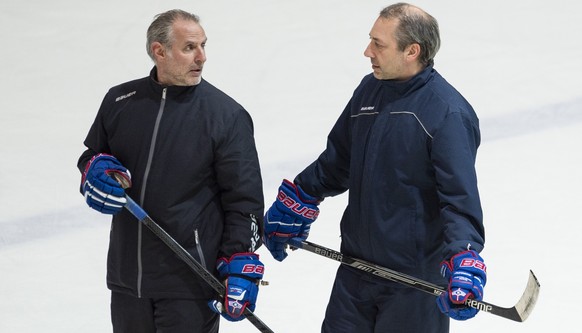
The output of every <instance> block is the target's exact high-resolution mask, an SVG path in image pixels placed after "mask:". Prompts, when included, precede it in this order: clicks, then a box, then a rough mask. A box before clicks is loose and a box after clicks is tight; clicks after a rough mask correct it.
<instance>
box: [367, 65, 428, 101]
mask: <svg viewBox="0 0 582 333" xmlns="http://www.w3.org/2000/svg"><path fill="white" fill-rule="evenodd" d="M434 73H435V70H434V69H433V66H432V65H429V66H427V67H426V68H424V69H423V70H422V71H420V72H419V73H418V74H416V75H415V76H413V77H412V78H411V79H410V80H407V81H396V80H378V81H380V83H381V84H382V89H383V91H384V93H386V94H388V96H389V98H390V99H398V98H401V97H403V96H405V95H408V94H410V93H411V92H413V91H416V90H417V89H419V88H420V87H422V86H424V85H425V84H426V83H427V82H428V81H429V80H430V79H431V78H432V77H433V76H434Z"/></svg>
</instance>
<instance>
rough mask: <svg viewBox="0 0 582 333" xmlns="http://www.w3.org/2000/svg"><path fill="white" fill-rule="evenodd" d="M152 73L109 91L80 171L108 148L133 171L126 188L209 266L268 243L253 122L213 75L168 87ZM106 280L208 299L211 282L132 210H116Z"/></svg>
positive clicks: (146, 293)
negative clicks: (194, 82) (264, 233)
mask: <svg viewBox="0 0 582 333" xmlns="http://www.w3.org/2000/svg"><path fill="white" fill-rule="evenodd" d="M155 75H156V69H155V68H154V69H153V70H152V72H151V74H150V77H145V78H142V79H138V80H134V81H131V82H127V83H124V84H121V85H119V86H116V87H113V88H111V89H110V90H109V92H108V93H107V95H106V96H105V98H104V99H103V102H102V104H101V107H100V109H99V112H98V114H97V117H96V119H95V121H94V123H93V125H92V126H91V129H90V131H89V134H88V135H87V138H86V140H85V142H84V143H85V145H86V146H87V150H86V151H85V152H84V153H83V154H82V155H81V157H80V158H79V162H78V167H79V169H80V170H81V171H83V170H84V167H85V165H86V163H87V161H88V160H89V159H90V158H91V156H93V155H95V154H96V153H108V154H111V155H113V156H115V157H116V158H117V159H118V160H119V161H120V162H121V163H122V164H123V165H124V166H125V167H126V168H128V170H129V171H130V172H131V175H132V181H133V186H132V187H131V188H130V189H129V190H127V193H128V194H129V195H130V196H131V197H132V198H133V199H134V200H135V201H136V202H138V203H139V204H140V205H141V206H142V207H143V208H144V209H145V210H146V212H148V213H149V215H150V216H151V217H152V218H153V219H154V220H155V221H156V222H157V223H158V224H160V226H162V227H163V228H164V229H165V230H166V231H167V232H168V233H169V234H170V235H171V236H172V237H174V238H175V239H176V240H177V241H178V242H179V243H180V244H181V245H182V246H183V247H184V248H185V249H186V250H188V251H189V252H190V254H192V256H193V257H194V258H196V259H197V260H199V261H200V262H201V263H202V264H203V265H205V266H206V268H207V269H209V270H210V271H214V270H215V264H216V260H217V258H219V257H223V256H227V257H229V256H230V255H232V254H234V253H238V252H252V251H255V250H256V249H257V248H258V247H259V246H260V245H261V240H260V235H262V230H259V228H262V219H263V205H264V203H263V192H262V191H263V188H262V181H261V174H260V168H259V162H258V157H257V152H256V149H255V142H254V137H253V123H252V120H251V117H250V116H249V114H248V113H247V112H246V111H245V110H244V108H243V107H242V106H240V105H239V104H238V103H236V102H235V101H234V100H233V99H232V98H230V97H228V96H227V95H226V94H224V93H223V92H222V91H220V90H218V89H217V88H215V87H214V86H212V85H211V84H210V83H208V82H207V81H205V80H202V82H201V83H200V84H198V85H196V86H190V87H178V86H170V87H166V86H161V85H160V84H158V83H157V82H156V80H155ZM107 283H108V286H109V288H110V289H112V290H115V291H120V292H125V293H129V294H132V295H135V296H140V297H152V298H171V297H180V298H209V297H211V296H212V295H213V292H212V290H211V289H210V288H209V287H208V286H206V284H205V283H204V282H203V281H202V280H200V279H197V278H196V276H195V274H194V273H193V272H192V271H191V270H190V269H189V268H188V267H187V266H186V265H185V264H184V263H183V262H181V261H180V259H178V258H177V257H176V256H175V255H174V254H173V252H172V251H171V250H169V249H168V248H167V247H166V245H164V244H163V243H162V242H161V241H160V240H159V239H157V237H156V236H155V235H153V233H151V232H150V231H149V230H148V229H147V228H145V227H142V225H141V224H139V223H137V220H136V219H135V218H134V217H133V216H132V215H131V214H130V213H129V212H127V210H125V209H124V210H122V211H121V212H120V213H119V214H117V215H115V216H114V217H113V221H112V227H111V235H110V245H109V255H108V262H107Z"/></svg>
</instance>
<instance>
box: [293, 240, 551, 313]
mask: <svg viewBox="0 0 582 333" xmlns="http://www.w3.org/2000/svg"><path fill="white" fill-rule="evenodd" d="M289 245H290V246H291V247H294V248H299V249H303V250H306V251H309V252H313V253H315V254H318V255H320V256H323V257H326V258H329V259H332V260H335V261H338V262H340V263H342V264H344V265H347V266H350V267H353V268H356V269H359V270H361V271H364V272H367V273H370V274H372V275H375V276H378V277H381V278H384V279H387V280H390V281H394V282H397V283H400V284H403V285H405V286H409V287H412V288H415V289H418V290H421V291H424V292H426V293H429V294H432V295H434V296H440V295H441V294H442V293H445V292H446V291H445V289H444V288H443V287H441V286H437V285H435V284H432V283H430V282H427V281H423V280H421V279H417V278H415V277H413V276H410V275H406V274H403V273H400V272H397V271H393V270H391V269H388V268H385V267H382V266H378V265H376V264H373V263H370V262H368V261H365V260H361V259H356V258H352V257H349V256H346V255H343V254H342V253H341V252H338V251H335V250H332V249H328V248H326V247H323V246H321V245H318V244H314V243H311V242H308V241H304V240H301V239H299V238H293V239H291V240H290V241H289ZM539 292H540V283H539V282H538V280H537V278H536V276H535V275H534V273H533V272H532V271H531V270H530V271H529V280H528V281H527V286H526V287H525V291H524V292H523V295H522V296H521V298H520V299H519V301H518V302H517V303H516V304H515V306H513V307H511V308H503V307H500V306H497V305H494V304H491V303H487V302H483V301H476V300H474V299H468V300H467V302H466V303H465V305H467V306H470V307H472V308H475V309H478V310H480V311H483V312H488V313H491V314H494V315H496V316H500V317H503V318H507V319H510V320H514V321H518V322H523V321H525V320H526V319H527V317H528V316H529V315H530V313H531V312H532V310H533V308H534V306H535V304H536V301H537V299H538V294H539Z"/></svg>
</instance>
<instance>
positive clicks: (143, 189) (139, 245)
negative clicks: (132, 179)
mask: <svg viewBox="0 0 582 333" xmlns="http://www.w3.org/2000/svg"><path fill="white" fill-rule="evenodd" d="M167 89H168V88H164V90H162V100H161V102H160V108H159V109H158V116H157V117H156V123H155V125H154V132H153V133H152V141H151V143H150V150H149V153H148V161H147V164H146V168H145V172H144V177H143V183H142V185H141V194H140V197H139V203H140V205H141V206H142V207H143V203H144V199H145V193H146V185H147V180H148V175H149V173H150V168H151V166H152V161H153V159H154V148H155V146H156V140H157V138H158V131H159V129H160V122H161V120H162V115H163V114H164V107H165V106H166V91H167ZM142 230H143V225H142V224H141V223H140V224H139V225H138V227H137V297H139V298H141V286H142V278H143V261H142Z"/></svg>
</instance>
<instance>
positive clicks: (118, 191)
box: [81, 154, 131, 214]
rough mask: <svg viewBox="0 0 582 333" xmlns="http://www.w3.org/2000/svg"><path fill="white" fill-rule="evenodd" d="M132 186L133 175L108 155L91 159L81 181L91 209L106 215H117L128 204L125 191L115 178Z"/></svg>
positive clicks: (82, 190)
mask: <svg viewBox="0 0 582 333" xmlns="http://www.w3.org/2000/svg"><path fill="white" fill-rule="evenodd" d="M113 176H114V177H116V178H118V179H121V180H123V182H124V183H125V185H126V186H127V187H130V186H131V175H130V173H129V171H128V170H127V169H126V168H125V167H124V166H123V165H121V163H119V161H118V160H117V159H116V158H115V157H113V156H111V155H107V154H97V155H95V156H93V158H91V160H90V161H89V163H87V166H85V172H84V173H83V178H82V181H81V192H82V193H83V195H84V196H85V201H87V204H88V205H89V207H91V208H93V209H95V210H96V211H99V212H101V213H104V214H117V213H118V212H119V211H120V210H122V209H123V206H124V205H125V203H126V199H125V190H124V189H123V188H122V187H121V185H120V184H119V183H118V181H116V180H115V179H114V178H113Z"/></svg>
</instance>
